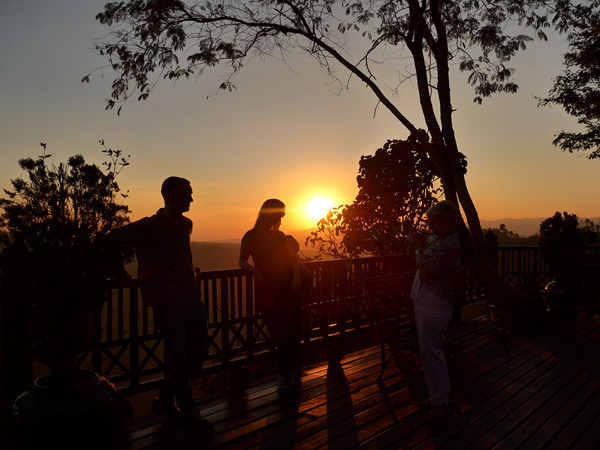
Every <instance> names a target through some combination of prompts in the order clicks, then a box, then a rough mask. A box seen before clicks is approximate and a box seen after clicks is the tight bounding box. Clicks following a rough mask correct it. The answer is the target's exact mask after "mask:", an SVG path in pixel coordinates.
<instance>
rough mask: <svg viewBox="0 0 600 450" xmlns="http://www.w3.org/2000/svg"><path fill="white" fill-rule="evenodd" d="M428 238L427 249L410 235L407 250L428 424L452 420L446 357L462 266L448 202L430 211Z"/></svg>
mask: <svg viewBox="0 0 600 450" xmlns="http://www.w3.org/2000/svg"><path fill="white" fill-rule="evenodd" d="M426 214H427V220H428V222H429V227H430V229H431V231H432V232H433V233H434V234H433V235H431V236H429V239H428V243H427V246H426V247H424V248H423V247H422V244H421V242H420V241H419V239H418V238H417V237H416V236H415V235H414V234H411V235H410V236H409V237H408V250H409V253H411V254H412V255H413V256H414V259H415V261H416V264H417V273H416V275H415V279H414V282H413V286H412V291H411V298H412V300H413V304H414V308H415V319H416V324H417V334H418V338H419V347H420V349H421V360H422V362H423V372H424V373H425V381H426V382H427V389H428V390H429V396H430V401H431V406H432V407H433V409H432V411H431V412H430V413H429V415H428V417H427V419H425V421H426V422H428V423H437V422H441V421H443V420H445V419H447V418H448V417H449V413H450V412H449V408H448V404H449V398H450V392H451V387H450V378H449V376H448V366H447V364H446V358H445V357H444V341H445V340H446V329H447V327H448V323H449V322H450V318H451V317H452V295H453V288H454V285H455V282H456V277H457V275H458V269H459V266H460V242H459V240H458V234H457V233H456V230H455V228H456V221H457V218H458V211H457V209H456V207H455V206H454V205H453V204H452V203H451V202H449V201H447V200H444V201H441V202H439V203H436V204H435V205H434V206H432V207H431V208H430V209H429V210H428V211H427V213H426Z"/></svg>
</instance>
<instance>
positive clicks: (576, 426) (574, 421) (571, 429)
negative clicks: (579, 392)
mask: <svg viewBox="0 0 600 450" xmlns="http://www.w3.org/2000/svg"><path fill="white" fill-rule="evenodd" d="M598 405H600V389H597V390H596V392H595V393H594V394H593V395H590V396H589V398H588V399H587V400H586V401H582V402H581V403H580V404H575V405H574V407H575V414H574V415H573V416H572V417H571V420H570V422H568V423H567V424H565V425H563V426H562V427H560V428H559V426H558V425H557V424H556V423H555V422H554V421H555V420H556V419H557V418H559V417H560V415H557V416H555V417H553V418H552V420H550V421H548V422H547V423H546V425H545V426H544V428H548V429H550V430H556V431H558V434H556V435H555V436H553V439H552V441H551V442H550V443H549V445H548V450H563V449H565V448H568V447H569V445H570V444H571V443H573V442H575V441H577V439H579V437H580V436H582V435H583V433H584V432H585V431H586V430H587V429H588V428H589V427H590V424H591V423H592V422H593V421H594V418H595V417H596V416H597V415H598V411H599V408H598ZM544 431H545V430H544V429H542V432H544Z"/></svg>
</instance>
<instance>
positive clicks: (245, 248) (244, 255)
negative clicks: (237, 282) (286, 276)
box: [238, 239, 265, 284]
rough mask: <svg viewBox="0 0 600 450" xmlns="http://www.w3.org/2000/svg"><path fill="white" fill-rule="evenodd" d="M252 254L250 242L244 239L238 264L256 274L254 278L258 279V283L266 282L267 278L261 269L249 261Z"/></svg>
mask: <svg viewBox="0 0 600 450" xmlns="http://www.w3.org/2000/svg"><path fill="white" fill-rule="evenodd" d="M250 254H251V247H250V245H249V244H248V242H247V241H246V240H244V239H242V246H241V247H240V257H239V261H238V264H239V266H240V267H241V268H242V269H244V270H245V271H246V272H250V273H251V274H252V275H253V276H254V278H255V279H256V281H257V282H258V283H262V284H264V283H265V279H264V278H263V276H262V274H261V273H260V271H259V270H258V269H257V268H256V267H254V266H253V265H252V264H250V263H249V262H248V259H250Z"/></svg>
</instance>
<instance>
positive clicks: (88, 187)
mask: <svg viewBox="0 0 600 450" xmlns="http://www.w3.org/2000/svg"><path fill="white" fill-rule="evenodd" d="M100 142H101V144H102V145H104V142H103V141H100ZM41 145H42V147H43V148H44V150H45V149H46V144H44V143H41ZM103 151H105V153H108V154H109V155H111V157H118V155H120V154H121V151H120V150H117V151H115V150H111V149H107V148H106V147H104V150H103ZM117 154H118V155H117ZM115 155H116V156H115ZM47 156H50V155H42V157H39V158H37V159H33V158H24V159H21V160H20V161H19V166H20V167H21V169H22V170H24V171H25V176H24V177H23V178H16V179H13V180H12V181H11V184H12V189H11V190H9V189H5V190H4V192H5V194H6V197H5V198H0V232H1V233H0V234H1V235H2V239H3V244H4V245H5V246H6V247H5V249H4V250H3V251H2V253H0V280H1V283H0V286H2V288H3V292H2V297H3V299H7V301H15V302H16V301H18V302H28V303H29V304H30V305H31V308H32V333H33V337H34V342H33V344H34V352H35V356H36V357H37V358H38V359H39V360H40V361H42V362H45V363H47V364H49V365H51V366H52V368H53V370H56V369H66V368H69V367H71V366H72V365H73V364H75V359H76V356H77V353H78V352H79V351H80V350H81V349H82V347H83V346H85V345H86V344H87V343H88V340H89V336H90V333H91V331H92V323H91V314H92V312H93V311H94V310H95V308H99V307H100V306H101V305H102V303H103V302H104V299H105V282H106V279H107V277H109V276H113V275H115V274H116V273H117V272H118V271H119V270H122V269H123V259H122V256H121V252H120V249H114V248H111V247H106V245H105V241H104V238H105V236H106V235H107V234H108V233H109V232H110V231H111V230H112V229H114V228H115V227H118V226H121V225H123V224H125V223H126V222H127V221H128V218H127V216H128V213H129V209H128V208H127V206H125V205H123V204H121V203H118V202H117V196H118V195H119V194H120V189H119V187H118V185H117V183H116V181H115V176H116V174H118V172H119V171H120V169H122V166H123V164H124V163H123V161H121V162H120V163H117V164H115V163H114V162H112V163H109V164H108V171H107V172H103V171H102V170H101V169H100V168H99V167H98V166H96V165H94V164H87V163H86V162H85V160H84V158H83V156H81V155H75V156H71V157H70V158H69V159H68V161H67V162H66V163H60V164H58V165H54V164H52V165H50V166H48V165H46V164H45V161H46V158H47ZM113 161H114V160H113Z"/></svg>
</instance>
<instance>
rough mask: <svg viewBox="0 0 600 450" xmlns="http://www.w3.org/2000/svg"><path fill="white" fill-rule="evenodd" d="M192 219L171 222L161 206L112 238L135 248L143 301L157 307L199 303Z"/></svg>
mask: <svg viewBox="0 0 600 450" xmlns="http://www.w3.org/2000/svg"><path fill="white" fill-rule="evenodd" d="M191 232H192V221H191V220H190V219H188V218H186V217H182V218H181V221H180V222H177V223H175V222H172V221H170V220H169V219H168V218H167V216H166V214H164V211H163V210H162V209H161V210H159V211H158V212H157V213H156V214H155V215H153V216H151V217H144V218H143V219H140V220H138V221H137V222H133V223H130V224H129V225H125V226H124V227H122V228H119V229H118V230H116V231H115V232H113V237H114V238H116V239H117V240H120V241H122V242H128V243H130V244H132V245H133V246H134V247H135V250H136V254H137V259H138V277H139V280H140V288H141V291H142V296H143V297H144V300H145V301H146V302H148V303H149V304H151V305H154V306H164V307H190V306H197V305H200V303H201V299H200V288H199V286H198V283H197V280H196V277H195V274H194V263H193V261H192V250H191V247H190V234H191Z"/></svg>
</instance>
